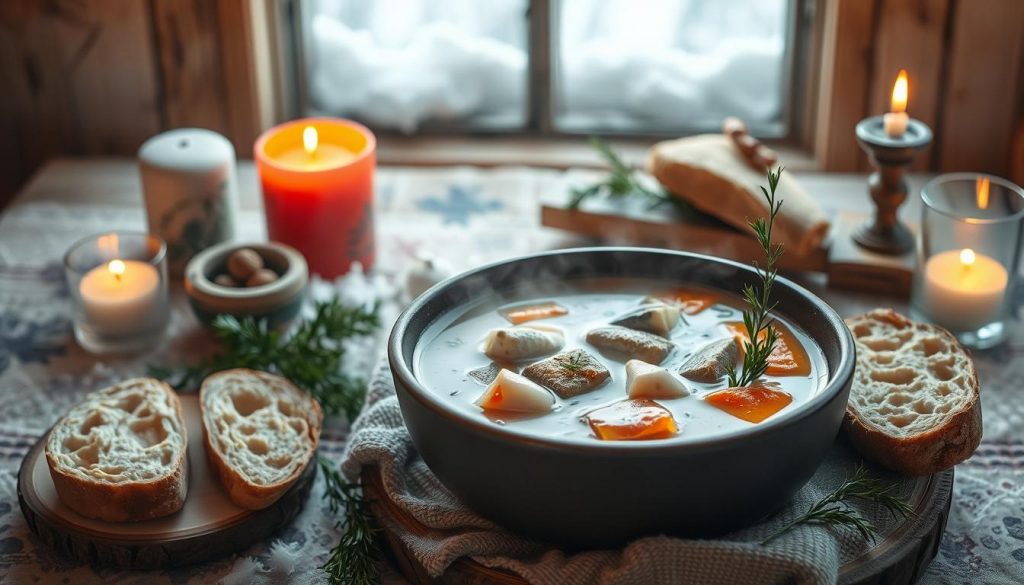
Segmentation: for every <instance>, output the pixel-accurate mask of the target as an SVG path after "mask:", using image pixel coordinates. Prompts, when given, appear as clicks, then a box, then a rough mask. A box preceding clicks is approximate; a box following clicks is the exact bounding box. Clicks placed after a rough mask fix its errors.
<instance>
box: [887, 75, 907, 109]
mask: <svg viewBox="0 0 1024 585" xmlns="http://www.w3.org/2000/svg"><path fill="white" fill-rule="evenodd" d="M909 96H910V89H909V87H908V80H907V70H906V69H900V74H899V75H897V76H896V83H895V84H893V86H892V104H891V106H892V107H891V108H890V111H892V112H897V113H898V112H906V111H907V100H908V98H909Z"/></svg>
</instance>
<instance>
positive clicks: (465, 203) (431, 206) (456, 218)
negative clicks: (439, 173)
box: [416, 185, 505, 225]
mask: <svg viewBox="0 0 1024 585" xmlns="http://www.w3.org/2000/svg"><path fill="white" fill-rule="evenodd" d="M479 193H480V190H479V189H467V188H465V187H460V186H457V185H452V186H451V187H449V188H448V194H447V196H446V197H443V198H442V197H423V198H422V199H420V200H419V201H417V202H416V207H417V208H419V209H421V210H423V211H429V212H431V213H437V214H439V215H440V216H441V217H442V219H443V220H444V223H445V224H450V223H459V224H462V225H469V219H470V217H471V216H473V215H476V214H484V213H489V212H494V211H500V210H502V209H504V208H505V204H504V203H502V202H501V201H498V200H496V199H488V200H484V201H481V200H480V199H479V198H478V195H479Z"/></svg>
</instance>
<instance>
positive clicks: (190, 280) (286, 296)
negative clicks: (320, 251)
mask: <svg viewBox="0 0 1024 585" xmlns="http://www.w3.org/2000/svg"><path fill="white" fill-rule="evenodd" d="M308 282H309V270H308V268H307V266H306V260H305V258H303V257H302V254H300V253H299V252H298V251H296V250H295V249H294V248H292V247H290V246H286V245H284V244H279V243H276V242H269V243H250V244H238V243H225V244H220V245H218V246H214V247H212V248H207V249H206V250H204V251H202V252H200V253H199V254H197V255H195V256H194V257H193V258H192V260H191V261H190V262H189V263H188V266H187V267H186V269H185V292H186V293H187V294H188V298H189V303H190V304H191V306H192V310H193V312H194V313H195V315H196V317H197V318H198V319H199V321H200V322H202V323H203V324H205V325H209V324H211V323H212V321H213V319H214V317H216V316H217V315H220V314H227V315H233V316H235V317H248V316H252V317H257V318H266V319H267V320H268V321H269V324H270V326H271V327H277V328H284V327H287V325H288V324H289V323H290V322H291V321H292V320H293V319H294V318H295V316H296V315H298V314H299V311H300V310H301V309H302V302H303V300H304V299H305V293H306V285H307V283H308Z"/></svg>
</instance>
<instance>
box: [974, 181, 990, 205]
mask: <svg viewBox="0 0 1024 585" xmlns="http://www.w3.org/2000/svg"><path fill="white" fill-rule="evenodd" d="M989 183H990V181H989V179H988V177H978V178H977V179H975V180H974V195H975V197H977V199H978V209H988V188H989Z"/></svg>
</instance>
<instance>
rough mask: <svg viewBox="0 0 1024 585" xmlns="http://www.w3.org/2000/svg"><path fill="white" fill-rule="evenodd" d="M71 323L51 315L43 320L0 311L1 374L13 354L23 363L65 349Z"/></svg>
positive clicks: (39, 360)
mask: <svg viewBox="0 0 1024 585" xmlns="http://www.w3.org/2000/svg"><path fill="white" fill-rule="evenodd" d="M70 332H71V323H70V322H68V320H67V319H63V318H60V317H53V318H50V319H48V320H46V321H43V322H38V323H37V322H32V321H26V320H24V319H22V318H21V317H20V316H19V315H17V314H15V313H13V312H11V311H2V312H0V374H2V373H3V372H4V371H5V370H6V369H7V368H8V366H10V364H11V357H12V356H15V357H17V358H18V360H19V361H21V362H22V363H29V362H36V363H46V362H48V361H49V360H50V358H51V357H54V356H58V355H64V354H65V353H66V352H67V339H68V335H69V333H70Z"/></svg>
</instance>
